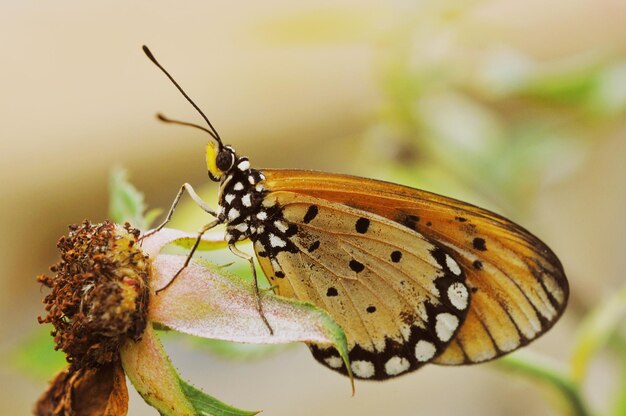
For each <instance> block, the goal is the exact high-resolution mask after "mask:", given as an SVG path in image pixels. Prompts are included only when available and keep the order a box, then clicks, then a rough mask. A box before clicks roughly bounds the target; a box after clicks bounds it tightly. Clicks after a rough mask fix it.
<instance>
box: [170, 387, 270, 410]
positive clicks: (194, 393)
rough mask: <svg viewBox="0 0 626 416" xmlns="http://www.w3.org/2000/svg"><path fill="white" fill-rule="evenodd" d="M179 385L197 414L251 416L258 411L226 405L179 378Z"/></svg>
mask: <svg viewBox="0 0 626 416" xmlns="http://www.w3.org/2000/svg"><path fill="white" fill-rule="evenodd" d="M180 385H181V387H182V388H183V391H184V392H185V395H186V396H187V399H189V401H190V402H191V405H192V406H193V407H194V409H196V411H197V412H198V414H199V415H214V416H251V415H256V414H258V413H259V412H258V411H248V410H240V409H236V408H234V407H232V406H229V405H227V404H226V403H223V402H221V401H219V400H217V399H216V398H214V397H211V396H209V395H208V394H206V393H204V392H202V391H201V390H198V389H197V388H195V387H194V386H192V385H190V384H188V383H186V382H185V381H184V380H180Z"/></svg>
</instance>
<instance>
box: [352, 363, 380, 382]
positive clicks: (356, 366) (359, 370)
mask: <svg viewBox="0 0 626 416" xmlns="http://www.w3.org/2000/svg"><path fill="white" fill-rule="evenodd" d="M350 368H352V372H353V373H354V375H355V376H357V377H361V378H371V377H372V376H373V375H374V373H375V370H374V364H372V363H371V362H369V361H363V360H358V361H352V364H350Z"/></svg>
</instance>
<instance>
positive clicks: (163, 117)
mask: <svg viewBox="0 0 626 416" xmlns="http://www.w3.org/2000/svg"><path fill="white" fill-rule="evenodd" d="M156 118H158V119H159V120H160V121H162V122H164V123H169V124H178V125H180V126H189V127H195V128H197V129H200V130H202V131H205V132H207V133H209V134H210V135H211V136H212V137H214V138H215V136H213V132H212V131H210V130H209V129H207V128H204V127H202V126H199V125H197V124H194V123H188V122H186V121H180V120H172V119H171V118H167V117H165V116H164V115H163V114H161V113H157V115H156Z"/></svg>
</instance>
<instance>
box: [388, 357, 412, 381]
mask: <svg viewBox="0 0 626 416" xmlns="http://www.w3.org/2000/svg"><path fill="white" fill-rule="evenodd" d="M410 366H411V365H410V364H409V360H407V359H406V358H404V357H398V356H397V355H396V356H394V357H391V358H390V359H389V360H388V361H387V362H386V363H385V372H386V373H387V374H388V375H390V376H395V375H398V374H400V373H403V372H405V371H406V370H408V369H409V367H410Z"/></svg>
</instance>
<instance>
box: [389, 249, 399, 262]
mask: <svg viewBox="0 0 626 416" xmlns="http://www.w3.org/2000/svg"><path fill="white" fill-rule="evenodd" d="M390 257H391V261H392V262H394V263H398V262H399V261H400V260H401V259H402V252H401V251H399V250H395V251H392V252H391V256H390Z"/></svg>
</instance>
